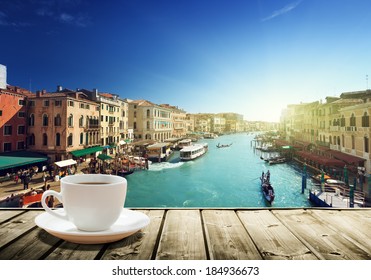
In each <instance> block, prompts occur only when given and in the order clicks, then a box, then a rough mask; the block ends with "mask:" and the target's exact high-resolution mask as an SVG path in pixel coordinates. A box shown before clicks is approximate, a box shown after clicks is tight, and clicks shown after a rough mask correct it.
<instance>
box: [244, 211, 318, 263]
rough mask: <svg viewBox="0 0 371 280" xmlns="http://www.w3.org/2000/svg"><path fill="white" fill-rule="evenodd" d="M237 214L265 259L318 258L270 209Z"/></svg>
mask: <svg viewBox="0 0 371 280" xmlns="http://www.w3.org/2000/svg"><path fill="white" fill-rule="evenodd" d="M237 214H238V215H239V217H240V219H241V221H242V223H243V224H244V226H245V228H246V229H247V231H248V233H249V234H250V236H251V238H252V239H253V241H254V242H255V244H256V246H257V247H258V250H259V251H260V253H261V254H262V256H263V258H264V259H269V260H313V259H317V258H316V256H315V255H314V254H313V253H312V252H311V251H310V249H309V248H308V247H306V246H305V245H304V244H303V243H302V242H300V241H299V240H298V239H297V238H296V237H295V236H294V235H293V234H292V233H291V232H290V231H289V230H288V229H287V228H286V227H285V226H284V225H283V224H282V223H281V222H280V221H279V220H278V219H277V218H276V217H275V216H274V215H273V214H272V213H271V212H270V211H269V210H256V211H251V210H248V211H238V212H237Z"/></svg>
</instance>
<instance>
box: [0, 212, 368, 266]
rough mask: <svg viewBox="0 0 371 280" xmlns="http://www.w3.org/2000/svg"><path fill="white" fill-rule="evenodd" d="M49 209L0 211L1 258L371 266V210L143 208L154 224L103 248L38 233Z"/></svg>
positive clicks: (41, 232)
mask: <svg viewBox="0 0 371 280" xmlns="http://www.w3.org/2000/svg"><path fill="white" fill-rule="evenodd" d="M42 211H43V210H26V209H11V210H10V209H1V210H0V259H6V260H10V259H21V260H30V259H64V260H66V259H67V260H78V259H88V260H93V259H108V260H112V259H115V260H121V259H130V260H151V259H152V260H154V259H159V260H168V259H169V260H203V259H214V260H219V259H222V260H244V259H250V260H261V259H266V260H291V259H295V260H316V259H328V260H344V259H346V260H359V259H362V260H365V259H367V260H369V259H371V209H368V208H363V209H340V210H339V209H336V210H334V209H324V208H321V209H316V208H311V209H137V210H136V211H141V212H143V213H145V214H147V215H148V216H149V217H150V220H151V222H150V224H149V226H147V227H146V228H144V229H142V230H141V231H139V232H137V233H135V234H133V235H131V236H130V237H127V238H125V239H123V240H120V241H117V242H114V243H110V244H102V245H81V244H74V243H70V242H66V241H63V240H61V239H59V238H56V237H54V236H52V235H50V234H49V233H47V232H46V231H44V230H43V229H40V228H39V227H37V226H36V225H35V223H34V219H35V217H36V216H37V215H39V214H40V213H42Z"/></svg>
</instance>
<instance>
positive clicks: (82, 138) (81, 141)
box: [80, 132, 84, 145]
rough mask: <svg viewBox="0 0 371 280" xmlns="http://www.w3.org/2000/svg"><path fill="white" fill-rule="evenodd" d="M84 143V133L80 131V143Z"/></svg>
mask: <svg viewBox="0 0 371 280" xmlns="http://www.w3.org/2000/svg"><path fill="white" fill-rule="evenodd" d="M82 144H84V133H82V132H81V133H80V145H82Z"/></svg>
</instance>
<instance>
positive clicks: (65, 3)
mask: <svg viewBox="0 0 371 280" xmlns="http://www.w3.org/2000/svg"><path fill="white" fill-rule="evenodd" d="M40 4H41V5H40V6H39V8H38V9H36V14H37V15H38V16H41V17H49V18H52V19H53V20H56V21H58V22H60V23H63V24H69V25H74V26H78V27H87V26H89V25H90V24H91V20H90V17H89V16H88V15H86V14H83V13H81V12H77V13H75V12H74V11H76V9H81V4H82V1H81V0H59V1H45V2H44V1H41V2H40ZM72 10H73V11H72Z"/></svg>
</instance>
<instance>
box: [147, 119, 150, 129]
mask: <svg viewBox="0 0 371 280" xmlns="http://www.w3.org/2000/svg"><path fill="white" fill-rule="evenodd" d="M147 129H150V123H149V121H147Z"/></svg>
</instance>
